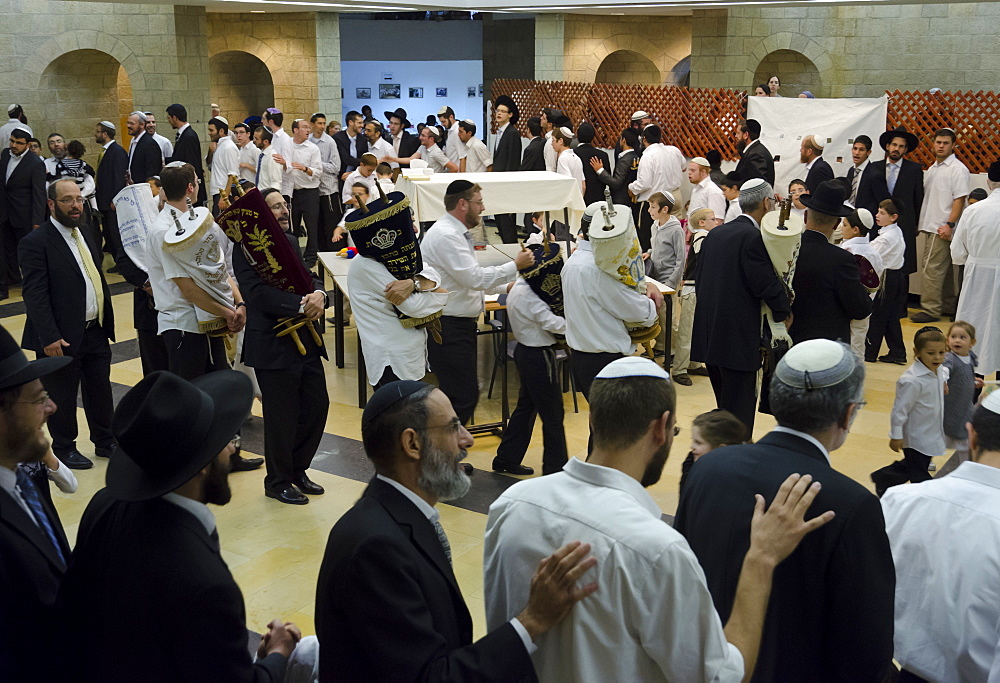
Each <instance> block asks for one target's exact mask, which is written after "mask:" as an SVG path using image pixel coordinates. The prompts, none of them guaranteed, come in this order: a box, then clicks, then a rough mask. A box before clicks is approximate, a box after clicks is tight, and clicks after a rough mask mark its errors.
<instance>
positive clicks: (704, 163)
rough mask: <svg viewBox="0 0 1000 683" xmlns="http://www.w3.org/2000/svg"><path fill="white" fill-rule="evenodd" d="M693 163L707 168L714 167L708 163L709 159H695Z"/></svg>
mask: <svg viewBox="0 0 1000 683" xmlns="http://www.w3.org/2000/svg"><path fill="white" fill-rule="evenodd" d="M691 161H693V162H694V163H696V164H698V165H699V166H704V167H705V168H711V167H712V164H710V163H708V159H706V158H705V157H695V158H694V159H692V160H691Z"/></svg>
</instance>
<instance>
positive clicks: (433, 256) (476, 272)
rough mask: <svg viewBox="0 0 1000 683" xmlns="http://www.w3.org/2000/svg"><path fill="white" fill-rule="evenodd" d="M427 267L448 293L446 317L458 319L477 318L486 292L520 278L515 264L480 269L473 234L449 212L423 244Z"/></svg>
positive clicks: (422, 250)
mask: <svg viewBox="0 0 1000 683" xmlns="http://www.w3.org/2000/svg"><path fill="white" fill-rule="evenodd" d="M420 252H421V254H422V255H423V257H424V265H426V266H429V267H431V268H433V269H434V270H436V271H437V272H438V273H439V274H440V276H441V283H440V284H441V287H443V288H444V289H446V290H448V292H449V296H448V304H447V305H446V306H445V307H444V314H445V315H450V316H453V317H456V318H477V317H479V314H480V313H482V312H483V292H484V291H488V290H491V289H493V288H494V287H496V286H497V285H505V284H507V283H508V282H510V281H511V280H513V279H514V278H515V277H517V266H516V265H514V262H513V261H511V262H509V263H504V264H503V265H500V266H486V267H484V266H481V265H479V261H477V260H476V251H475V249H474V248H473V246H472V235H470V234H469V230H468V228H466V227H465V224H463V223H462V222H461V221H459V220H458V219H457V218H455V217H454V216H452V215H451V214H450V213H446V214H445V215H443V216H441V218H440V219H438V220H437V222H435V223H434V225H432V226H431V227H430V229H429V230H428V231H427V232H426V233H425V234H424V240H423V242H421V243H420Z"/></svg>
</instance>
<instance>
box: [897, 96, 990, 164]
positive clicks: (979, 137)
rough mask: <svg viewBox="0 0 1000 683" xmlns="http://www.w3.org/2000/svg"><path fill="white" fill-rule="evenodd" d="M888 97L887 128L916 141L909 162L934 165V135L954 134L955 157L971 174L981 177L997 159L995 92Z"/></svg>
mask: <svg viewBox="0 0 1000 683" xmlns="http://www.w3.org/2000/svg"><path fill="white" fill-rule="evenodd" d="M888 95H889V114H888V119H889V121H888V124H889V125H888V127H889V128H890V129H891V128H896V127H897V126H905V127H906V130H908V131H910V132H911V133H913V134H914V135H916V136H917V138H918V139H919V140H920V146H919V147H918V148H917V149H915V150H913V152H911V153H910V155H909V158H910V159H912V160H913V161H916V162H917V163H920V164H922V165H923V166H924V167H927V166H930V165H931V164H933V163H934V151H933V150H932V149H931V145H932V143H933V141H934V132H935V131H936V130H938V129H940V128H952V129H954V130H955V132H956V133H957V134H958V143H957V146H956V148H955V154H956V155H957V156H958V158H959V159H960V160H961V161H962V163H964V164H965V165H966V166H968V167H969V170H970V171H971V172H973V173H985V172H986V171H987V170H988V169H989V167H990V164H992V163H993V162H994V161H996V160H997V159H1000V95H998V94H997V93H995V92H987V91H979V92H941V91H938V92H935V93H931V92H909V91H899V90H896V91H893V92H890V93H888Z"/></svg>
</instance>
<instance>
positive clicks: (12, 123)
mask: <svg viewBox="0 0 1000 683" xmlns="http://www.w3.org/2000/svg"><path fill="white" fill-rule="evenodd" d="M15 128H20V129H21V130H23V131H25V132H26V133H27V134H28V135H29V136H31V137H35V134H34V133H32V132H31V128H30V127H29V126H28V124H26V123H21V120H20V119H7V123H5V124H3V125H2V126H0V141H3V147H7V145H8V144H10V134H11V133H12V132H14V129H15Z"/></svg>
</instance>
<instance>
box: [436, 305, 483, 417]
mask: <svg viewBox="0 0 1000 683" xmlns="http://www.w3.org/2000/svg"><path fill="white" fill-rule="evenodd" d="M476 344H477V340H476V320H475V318H457V317H455V316H450V315H444V316H441V343H440V344H438V343H437V342H436V341H434V338H433V337H432V336H431V335H427V359H428V361H430V365H431V371H432V372H433V373H434V374H435V375H437V379H438V388H440V389H441V391H443V392H444V394H445V396H447V397H448V398H449V399H451V405H452V407H453V408H454V409H455V414H456V415H458V419H459V420H461V421H462V424H466V423H468V421H469V420H471V419H472V413H474V412H475V410H476V404H477V403H478V402H479V375H478V373H477V371H476Z"/></svg>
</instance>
